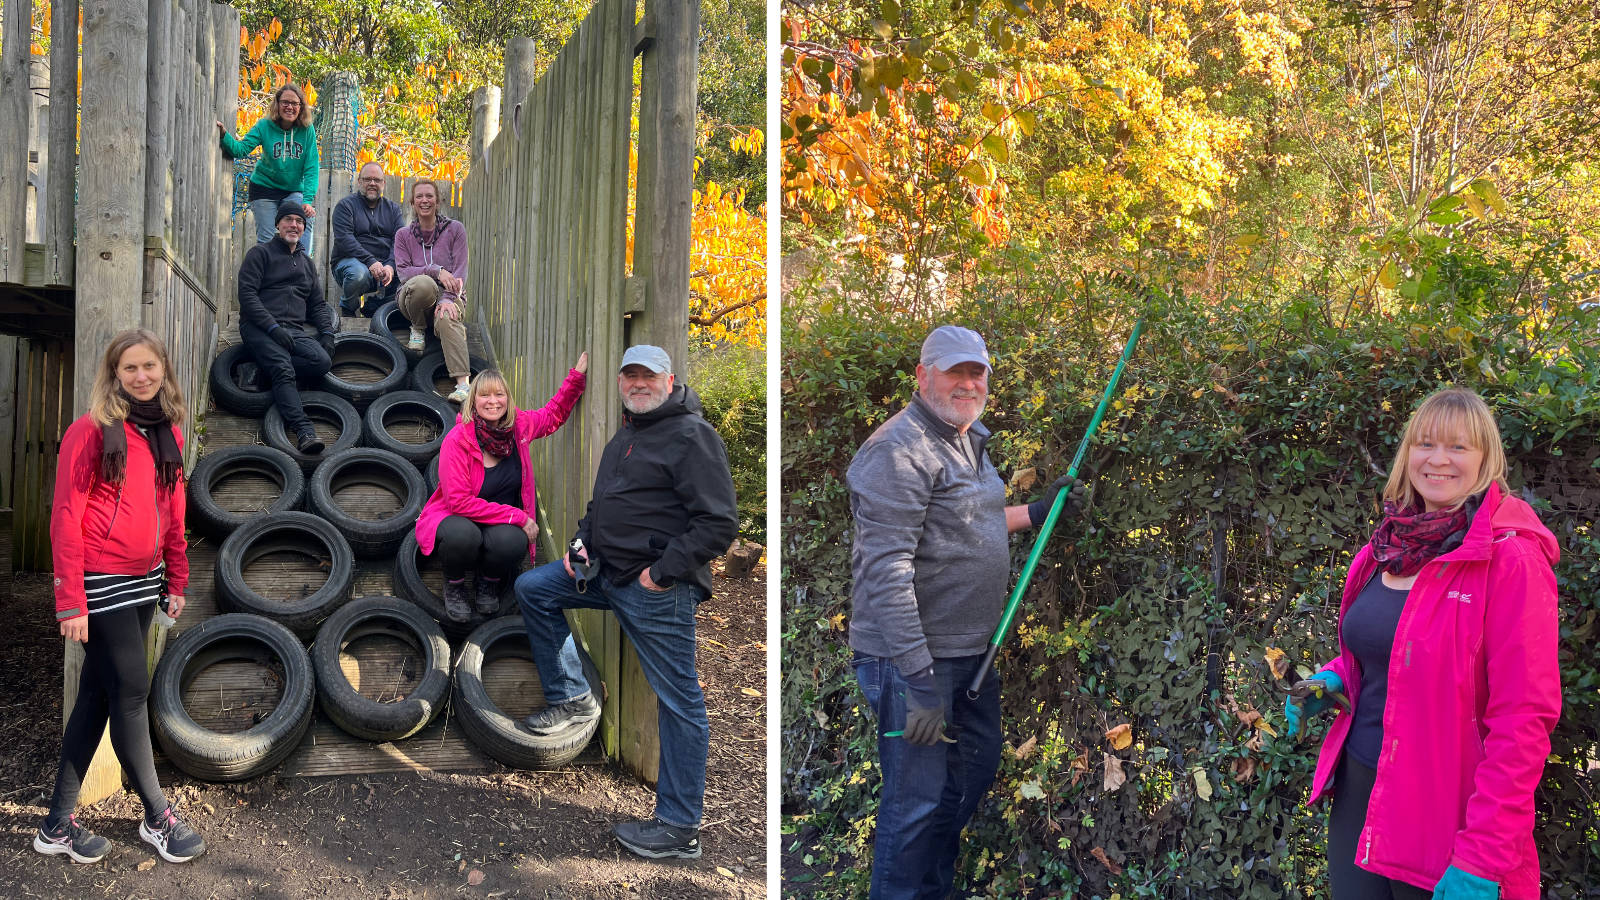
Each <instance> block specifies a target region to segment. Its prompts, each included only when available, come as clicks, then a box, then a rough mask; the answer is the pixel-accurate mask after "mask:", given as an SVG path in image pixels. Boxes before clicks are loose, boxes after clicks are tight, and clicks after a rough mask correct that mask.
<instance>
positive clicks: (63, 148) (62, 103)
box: [44, 0, 78, 284]
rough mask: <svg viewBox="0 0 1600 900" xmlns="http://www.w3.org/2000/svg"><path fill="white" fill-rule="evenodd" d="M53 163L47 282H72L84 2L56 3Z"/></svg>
mask: <svg viewBox="0 0 1600 900" xmlns="http://www.w3.org/2000/svg"><path fill="white" fill-rule="evenodd" d="M50 34H51V36H52V39H51V41H50V73H51V78H50V138H49V139H50V162H49V170H48V172H47V175H46V178H45V183H46V184H52V185H55V186H56V189H55V190H52V191H51V192H50V194H49V196H48V197H46V198H45V217H44V227H45V233H44V272H45V274H44V283H45V284H71V283H72V275H73V272H74V270H75V268H76V266H77V250H76V249H75V248H74V246H73V243H72V234H73V228H74V227H75V222H74V210H73V200H74V194H75V192H74V191H69V190H67V189H66V188H65V187H64V186H65V185H69V184H76V183H77V169H78V116H77V110H78V79H77V78H76V77H69V76H68V75H67V73H69V72H74V73H75V72H77V71H78V0H52V2H51V4H50Z"/></svg>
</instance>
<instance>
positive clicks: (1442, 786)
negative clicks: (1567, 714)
mask: <svg viewBox="0 0 1600 900" xmlns="http://www.w3.org/2000/svg"><path fill="white" fill-rule="evenodd" d="M1559 556H1560V551H1559V550H1558V549H1557V547H1556V540H1555V537H1554V536H1553V535H1551V533H1550V531H1549V530H1548V529H1546V528H1545V527H1544V525H1542V524H1541V523H1540V522H1539V518H1538V516H1537V515H1535V514H1534V512H1533V509H1532V508H1531V507H1529V506H1528V504H1526V503H1524V502H1523V501H1521V500H1519V499H1517V498H1515V497H1507V496H1503V495H1502V494H1501V492H1500V489H1499V487H1497V486H1494V485H1491V486H1490V488H1489V491H1488V494H1487V496H1486V497H1485V498H1484V501H1483V505H1482V506H1480V507H1479V508H1478V512H1477V514H1476V515H1475V516H1474V517H1473V520H1472V523H1471V525H1470V527H1469V528H1468V529H1467V537H1466V541H1465V542H1464V543H1463V544H1462V545H1461V546H1460V547H1458V548H1457V549H1455V550H1453V551H1451V552H1449V553H1446V554H1444V555H1442V556H1440V557H1439V558H1437V559H1435V560H1434V561H1432V562H1430V563H1428V564H1427V565H1426V566H1424V567H1423V568H1422V572H1421V573H1420V575H1419V577H1418V578H1417V581H1416V584H1415V585H1413V586H1412V588H1411V591H1410V593H1409V594H1407V596H1406V601H1405V609H1404V611H1403V612H1402V613H1401V615H1400V623H1399V627H1398V628H1397V629H1396V631H1395V637H1394V652H1393V655H1392V656H1391V657H1390V661H1389V692H1388V703H1387V704H1386V706H1385V708H1384V713H1383V750H1382V754H1381V755H1380V756H1379V758H1378V770H1377V772H1378V775H1377V781H1376V783H1375V784H1374V785H1373V788H1372V799H1371V801H1370V803H1369V804H1368V808H1367V821H1366V826H1365V828H1363V830H1362V833H1361V840H1360V843H1359V844H1358V850H1357V858H1356V864H1357V865H1359V866H1361V867H1362V868H1363V869H1366V870H1368V871H1370V872H1373V873H1375V874H1378V875H1382V876H1384V877H1387V878H1395V879H1399V880H1401V881H1405V882H1407V883H1410V884H1414V885H1417V886H1419V887H1424V888H1432V887H1433V886H1434V885H1435V884H1437V883H1438V881H1439V878H1440V876H1442V875H1443V874H1444V871H1445V869H1446V868H1447V867H1449V866H1452V865H1453V866H1456V867H1457V868H1459V869H1462V870H1464V871H1466V872H1469V873H1471V874H1473V875H1477V876H1479V877H1482V878H1487V879H1490V880H1492V881H1497V882H1499V883H1500V886H1501V893H1500V896H1501V897H1503V898H1506V900H1537V898H1538V896H1539V858H1538V853H1537V852H1536V850H1535V848H1534V845H1533V792H1534V789H1535V788H1536V787H1537V786H1538V784H1539V780H1540V777H1541V776H1542V775H1543V772H1544V761H1545V757H1546V756H1548V755H1549V753H1550V731H1551V729H1553V728H1554V727H1555V723H1556V718H1557V717H1558V716H1559V715H1560V712H1561V675H1560V672H1559V671H1558V669H1557V668H1556V640H1557V634H1556V579H1555V573H1554V572H1553V571H1552V570H1551V567H1552V566H1553V565H1554V564H1555V563H1556V560H1557V559H1558V558H1559ZM1377 567H1378V564H1377V562H1376V561H1375V560H1374V559H1373V558H1372V547H1371V545H1370V544H1369V545H1368V546H1366V547H1363V548H1362V549H1361V552H1359V553H1357V554H1356V558H1355V561H1354V562H1352V563H1351V564H1350V575H1349V578H1348V580H1347V581H1346V582H1345V587H1344V597H1343V599H1342V600H1341V602H1340V604H1339V620H1340V624H1341V629H1340V636H1339V656H1338V657H1336V658H1335V659H1334V660H1333V661H1332V662H1330V663H1328V664H1327V665H1326V666H1324V667H1323V668H1324V669H1326V670H1327V671H1331V672H1333V673H1335V674H1337V675H1338V676H1339V677H1340V678H1341V679H1342V680H1343V681H1344V684H1345V688H1346V690H1347V691H1348V692H1349V696H1350V700H1351V702H1352V703H1353V704H1359V703H1360V702H1361V673H1360V670H1359V668H1358V667H1357V665H1356V660H1355V656H1354V655H1353V654H1352V653H1351V652H1350V650H1349V648H1348V647H1346V646H1345V643H1344V634H1343V628H1342V625H1343V622H1344V614H1345V611H1346V610H1348V609H1349V608H1350V603H1351V602H1352V601H1353V600H1355V598H1356V595H1357V594H1358V593H1360V591H1361V588H1362V587H1363V586H1364V585H1365V584H1366V583H1367V581H1368V580H1369V579H1370V578H1371V577H1372V573H1373V572H1374V571H1376V570H1377ZM1350 721H1351V716H1350V714H1349V713H1340V714H1339V715H1338V717H1337V718H1335V719H1334V721H1333V724H1332V726H1331V727H1330V728H1329V729H1328V734H1327V737H1326V738H1324V739H1323V742H1322V753H1321V755H1320V756H1319V757H1318V758H1317V772H1316V777H1315V778H1314V779H1313V780H1312V784H1311V799H1310V800H1309V801H1308V802H1309V803H1315V802H1316V801H1317V800H1318V799H1320V798H1321V797H1322V796H1323V794H1325V793H1327V792H1328V788H1329V784H1328V782H1329V780H1330V779H1331V778H1332V777H1333V771H1334V767H1335V766H1336V765H1337V764H1338V761H1339V754H1340V752H1341V751H1342V750H1343V748H1344V740H1345V736H1346V735H1347V734H1348V733H1349V731H1350ZM1334 788H1335V789H1337V785H1335V786H1334Z"/></svg>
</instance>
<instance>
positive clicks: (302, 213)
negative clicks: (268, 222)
mask: <svg viewBox="0 0 1600 900" xmlns="http://www.w3.org/2000/svg"><path fill="white" fill-rule="evenodd" d="M284 216H299V217H300V220H301V221H302V222H303V221H305V218H306V205H305V204H304V203H301V202H299V201H297V200H284V201H282V202H281V203H279V204H278V214H277V216H275V217H273V219H272V224H273V225H274V226H276V225H277V224H278V223H279V222H282V221H283V217H284Z"/></svg>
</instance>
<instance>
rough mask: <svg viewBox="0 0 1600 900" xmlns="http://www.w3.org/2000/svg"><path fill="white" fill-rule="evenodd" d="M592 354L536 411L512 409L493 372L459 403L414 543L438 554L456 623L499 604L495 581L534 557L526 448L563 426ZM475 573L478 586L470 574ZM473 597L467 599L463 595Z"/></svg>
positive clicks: (533, 502)
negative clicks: (457, 418) (435, 485)
mask: <svg viewBox="0 0 1600 900" xmlns="http://www.w3.org/2000/svg"><path fill="white" fill-rule="evenodd" d="M587 371H589V354H588V352H587V351H586V352H584V353H582V354H579V356H578V362H577V364H576V365H574V366H573V367H572V371H570V372H568V373H567V377H566V380H565V381H563V382H562V383H561V387H560V389H559V390H557V391H556V393H555V396H554V397H551V398H550V401H549V402H548V403H546V404H545V405H544V406H543V407H542V408H540V409H532V410H529V409H521V410H519V409H517V408H516V407H515V406H513V405H512V403H511V396H510V393H509V392H508V391H507V389H506V381H505V378H504V377H503V376H501V374H500V373H499V372H498V371H497V370H495V369H487V370H485V371H482V372H479V373H478V376H477V377H476V378H474V379H472V384H471V386H470V387H469V388H468V390H467V399H466V401H465V402H464V403H462V404H461V415H460V422H459V423H458V424H457V425H456V427H454V428H452V429H451V430H450V433H449V434H447V435H445V439H444V446H443V447H441V448H440V450H439V487H438V488H437V489H436V490H434V492H433V496H431V497H429V498H428V502H427V503H426V504H424V505H423V507H422V515H421V516H419V517H418V518H417V546H419V547H420V548H421V549H422V552H423V553H424V554H427V555H429V556H433V555H435V554H437V555H438V557H439V565H440V568H442V569H443V570H444V579H445V580H444V610H445V615H446V616H448V617H450V618H451V619H452V620H454V621H457V622H465V621H467V620H469V619H471V618H472V610H473V606H476V608H477V611H478V613H479V614H480V615H485V616H492V615H494V614H495V612H497V611H498V610H499V608H500V585H501V583H502V580H503V579H505V578H506V577H507V576H510V575H515V574H517V568H518V565H519V563H520V561H521V559H522V557H523V556H524V555H528V556H530V557H531V556H532V555H533V539H534V538H535V537H536V536H537V535H538V533H539V526H538V525H536V524H535V521H534V520H535V519H536V518H537V516H538V501H537V499H536V491H535V487H534V483H533V466H532V465H531V464H530V460H529V458H528V445H529V444H530V443H531V442H532V441H533V440H534V439H535V438H541V437H544V436H545V435H547V434H553V433H554V432H555V430H556V429H558V428H560V427H561V425H562V423H564V422H566V421H567V417H568V416H569V415H571V414H572V408H573V406H575V405H576V404H577V402H578V398H579V397H580V396H582V395H583V387H584V379H585V375H584V373H585V372H587ZM469 569H470V570H472V571H475V572H476V573H477V575H478V582H477V586H476V589H475V590H474V588H473V586H472V585H470V584H468V583H467V571H468V570H469ZM468 598H472V599H470V600H469V599H468Z"/></svg>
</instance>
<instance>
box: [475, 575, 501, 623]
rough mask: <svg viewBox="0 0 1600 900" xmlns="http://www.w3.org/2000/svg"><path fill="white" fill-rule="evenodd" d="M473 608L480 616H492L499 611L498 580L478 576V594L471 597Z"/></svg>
mask: <svg viewBox="0 0 1600 900" xmlns="http://www.w3.org/2000/svg"><path fill="white" fill-rule="evenodd" d="M472 605H473V608H474V609H476V610H477V611H478V615H480V616H492V615H494V614H495V613H497V612H499V611H500V579H498V578H484V577H483V576H481V575H480V576H478V592H477V594H476V596H474V597H473V603H472Z"/></svg>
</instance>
